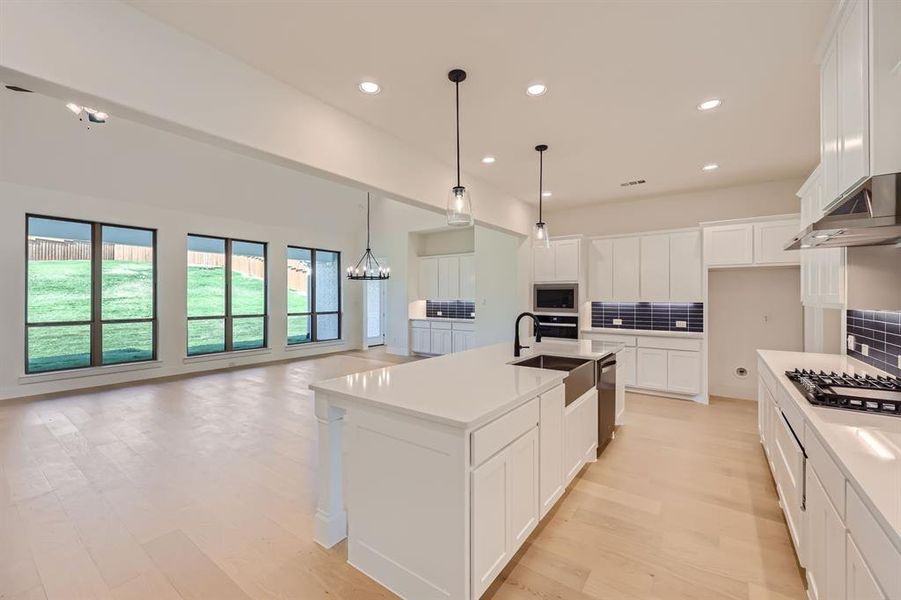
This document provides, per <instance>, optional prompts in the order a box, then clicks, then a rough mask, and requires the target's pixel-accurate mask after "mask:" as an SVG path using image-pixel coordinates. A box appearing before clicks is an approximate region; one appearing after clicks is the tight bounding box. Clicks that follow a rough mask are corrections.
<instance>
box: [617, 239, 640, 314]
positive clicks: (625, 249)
mask: <svg viewBox="0 0 901 600" xmlns="http://www.w3.org/2000/svg"><path fill="white" fill-rule="evenodd" d="M640 253H641V250H640V242H639V239H638V238H637V237H630V238H616V239H614V240H613V299H614V300H625V301H632V302H635V301H637V300H638V299H639V287H638V286H639V274H638V271H639V266H640V260H639V257H640V255H641V254H640Z"/></svg>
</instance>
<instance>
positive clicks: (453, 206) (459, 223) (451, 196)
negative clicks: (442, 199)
mask: <svg viewBox="0 0 901 600" xmlns="http://www.w3.org/2000/svg"><path fill="white" fill-rule="evenodd" d="M447 224H448V225H451V226H453V227H469V226H470V225H472V200H470V198H469V191H467V189H466V188H465V187H463V186H462V185H457V186H454V187H453V188H451V191H450V193H448V195H447Z"/></svg>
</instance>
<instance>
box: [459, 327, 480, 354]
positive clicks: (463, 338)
mask: <svg viewBox="0 0 901 600" xmlns="http://www.w3.org/2000/svg"><path fill="white" fill-rule="evenodd" d="M474 335H475V334H474V333H473V332H472V331H454V352H464V351H466V350H469V349H470V348H473V346H474V345H473V337H474Z"/></svg>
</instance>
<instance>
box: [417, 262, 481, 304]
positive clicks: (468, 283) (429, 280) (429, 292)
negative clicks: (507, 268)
mask: <svg viewBox="0 0 901 600" xmlns="http://www.w3.org/2000/svg"><path fill="white" fill-rule="evenodd" d="M475 282H476V276H475V258H474V256H473V255H472V254H452V255H448V256H423V257H421V258H420V259H419V299H420V300H473V301H474V300H475V297H476V293H475Z"/></svg>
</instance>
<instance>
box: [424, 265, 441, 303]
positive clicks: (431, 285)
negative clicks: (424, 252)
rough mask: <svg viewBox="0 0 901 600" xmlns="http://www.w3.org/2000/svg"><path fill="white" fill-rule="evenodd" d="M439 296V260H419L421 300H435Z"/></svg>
mask: <svg viewBox="0 0 901 600" xmlns="http://www.w3.org/2000/svg"><path fill="white" fill-rule="evenodd" d="M437 298H439V296H438V259H437V258H420V259H419V299H420V300H435V299H437Z"/></svg>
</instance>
